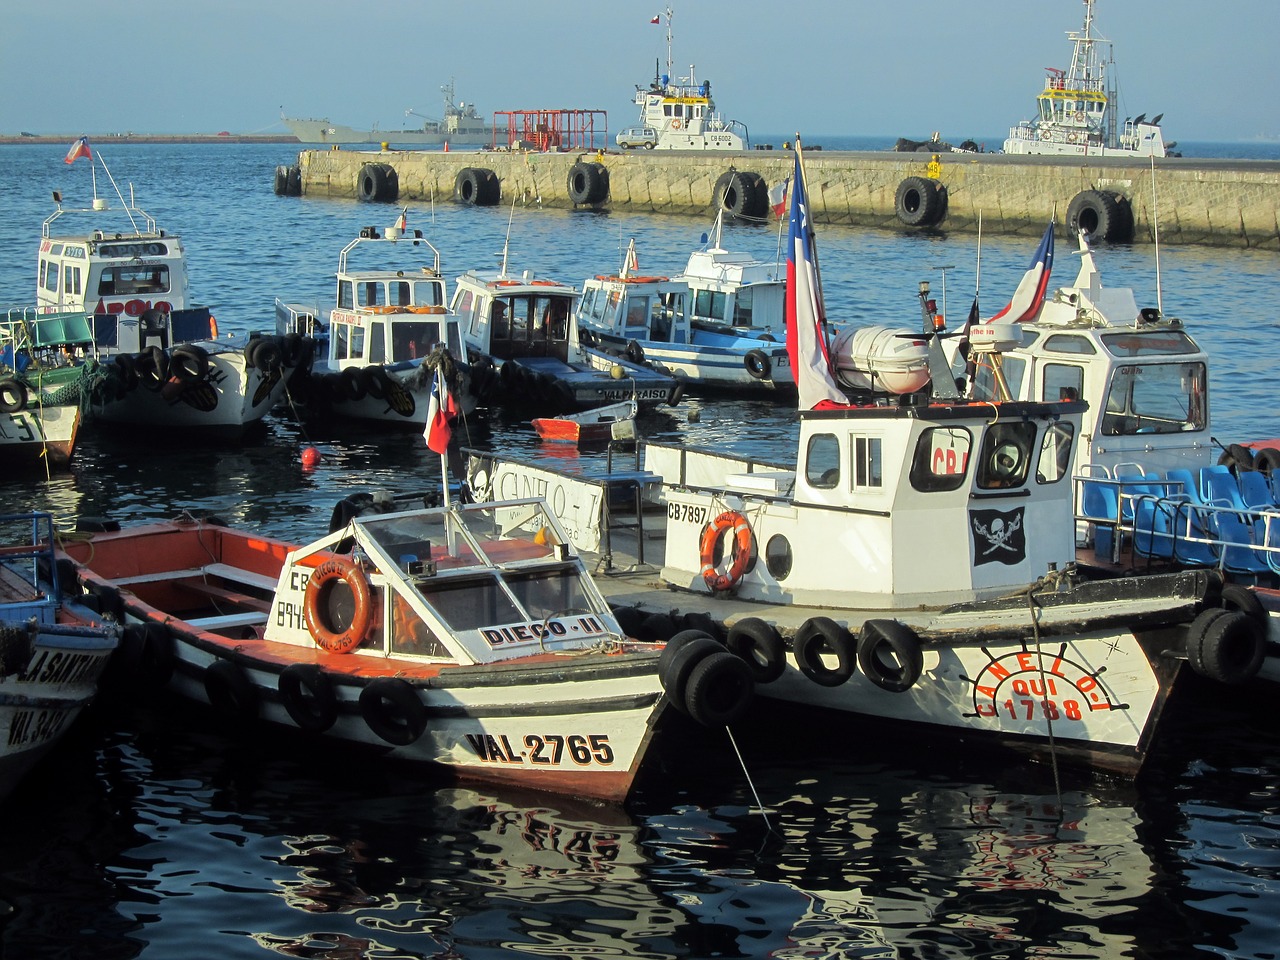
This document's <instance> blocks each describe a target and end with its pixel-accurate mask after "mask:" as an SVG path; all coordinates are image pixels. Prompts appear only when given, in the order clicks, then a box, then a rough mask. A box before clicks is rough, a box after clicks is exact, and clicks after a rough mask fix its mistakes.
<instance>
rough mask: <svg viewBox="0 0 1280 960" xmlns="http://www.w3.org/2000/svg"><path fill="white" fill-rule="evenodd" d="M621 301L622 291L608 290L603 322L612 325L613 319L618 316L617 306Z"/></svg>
mask: <svg viewBox="0 0 1280 960" xmlns="http://www.w3.org/2000/svg"><path fill="white" fill-rule="evenodd" d="M621 303H622V291H621V290H610V291H609V297H608V300H607V301H606V302H605V307H604V317H605V323H607V324H608V325H609V326H613V321H614V319H615V318H616V317H617V316H618V307H619V305H620V304H621Z"/></svg>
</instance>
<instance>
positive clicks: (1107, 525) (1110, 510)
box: [1080, 463, 1119, 559]
mask: <svg viewBox="0 0 1280 960" xmlns="http://www.w3.org/2000/svg"><path fill="white" fill-rule="evenodd" d="M1080 473H1081V475H1082V476H1084V477H1094V476H1096V477H1097V478H1098V479H1096V480H1089V479H1085V480H1081V482H1080V506H1081V509H1082V510H1083V511H1084V515H1085V516H1086V517H1087V518H1088V519H1089V520H1090V521H1091V522H1092V523H1093V550H1094V553H1095V554H1097V555H1098V556H1100V557H1106V558H1108V559H1110V557H1111V552H1112V547H1114V546H1115V532H1116V531H1115V522H1116V520H1117V519H1118V517H1119V513H1118V510H1119V497H1118V494H1117V489H1116V486H1115V484H1114V483H1112V482H1111V474H1110V472H1109V471H1108V470H1107V468H1106V467H1104V466H1102V465H1100V464H1092V463H1085V464H1081V466H1080Z"/></svg>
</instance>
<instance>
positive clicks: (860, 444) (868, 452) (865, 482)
mask: <svg viewBox="0 0 1280 960" xmlns="http://www.w3.org/2000/svg"><path fill="white" fill-rule="evenodd" d="M880 447H881V442H880V438H879V437H854V438H853V489H854V490H859V489H862V490H872V489H874V490H878V489H880V488H881V487H882V486H884V470H883V467H882V465H881V461H880Z"/></svg>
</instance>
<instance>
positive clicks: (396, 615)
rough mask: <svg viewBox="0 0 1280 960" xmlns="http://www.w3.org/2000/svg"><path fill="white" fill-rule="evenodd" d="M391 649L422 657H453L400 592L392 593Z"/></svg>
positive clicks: (395, 651)
mask: <svg viewBox="0 0 1280 960" xmlns="http://www.w3.org/2000/svg"><path fill="white" fill-rule="evenodd" d="M391 650H392V652H393V653H410V654H417V655H418V656H422V657H434V658H436V659H451V657H450V656H449V651H448V650H447V649H445V646H444V644H443V643H441V642H440V639H439V637H437V636H436V635H435V633H434V632H433V631H432V629H431V628H430V627H429V626H427V622H426V621H425V620H423V619H422V618H421V617H420V616H418V614H417V613H416V612H415V611H414V609H413V607H412V606H410V605H409V602H408V601H407V600H405V599H404V598H403V597H401V596H400V595H399V594H396V593H392V595H391Z"/></svg>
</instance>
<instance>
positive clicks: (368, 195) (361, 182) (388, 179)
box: [356, 163, 400, 203]
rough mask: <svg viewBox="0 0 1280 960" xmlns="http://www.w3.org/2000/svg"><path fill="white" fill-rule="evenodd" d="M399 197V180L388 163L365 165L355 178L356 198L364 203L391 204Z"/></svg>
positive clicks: (393, 168) (394, 170)
mask: <svg viewBox="0 0 1280 960" xmlns="http://www.w3.org/2000/svg"><path fill="white" fill-rule="evenodd" d="M399 196H400V178H399V177H397V176H396V169H395V167H393V166H391V164H389V163H366V164H365V165H364V166H363V167H361V168H360V174H359V176H358V177H357V178H356V197H357V198H358V199H360V200H363V201H365V202H372V203H391V202H392V201H394V200H396V199H397V198H398V197H399Z"/></svg>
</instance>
